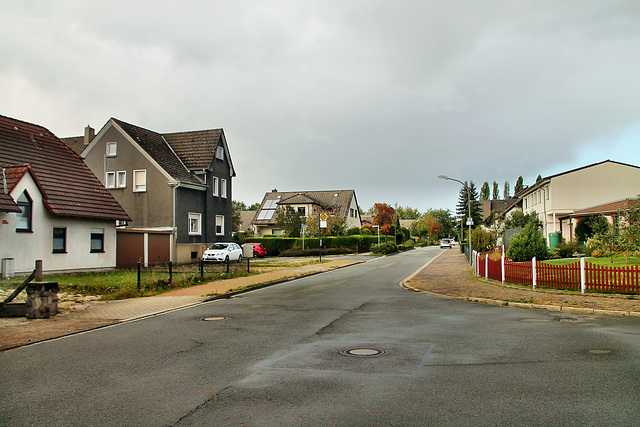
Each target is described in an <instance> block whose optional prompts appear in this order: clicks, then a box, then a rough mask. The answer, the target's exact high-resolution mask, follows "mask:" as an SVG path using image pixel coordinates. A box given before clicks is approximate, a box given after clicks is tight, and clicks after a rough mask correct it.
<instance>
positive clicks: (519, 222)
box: [504, 211, 543, 230]
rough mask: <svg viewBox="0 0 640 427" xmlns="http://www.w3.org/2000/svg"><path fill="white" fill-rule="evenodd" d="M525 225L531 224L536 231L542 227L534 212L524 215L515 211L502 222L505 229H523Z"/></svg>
mask: <svg viewBox="0 0 640 427" xmlns="http://www.w3.org/2000/svg"><path fill="white" fill-rule="evenodd" d="M527 224H533V225H534V226H535V227H536V230H539V229H540V228H542V225H543V224H542V221H540V218H538V214H537V213H536V212H530V213H528V214H526V215H525V214H524V212H522V211H515V212H513V213H512V214H511V215H509V216H508V217H507V218H505V220H504V228H505V229H510V228H524V227H526V226H527Z"/></svg>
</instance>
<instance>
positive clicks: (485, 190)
mask: <svg viewBox="0 0 640 427" xmlns="http://www.w3.org/2000/svg"><path fill="white" fill-rule="evenodd" d="M490 195H491V190H489V183H488V182H487V181H485V182H484V184H482V189H481V190H480V200H489V196H490Z"/></svg>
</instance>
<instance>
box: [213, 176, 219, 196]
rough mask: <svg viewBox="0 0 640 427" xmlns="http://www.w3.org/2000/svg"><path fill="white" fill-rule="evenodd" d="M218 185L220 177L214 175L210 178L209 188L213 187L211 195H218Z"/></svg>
mask: <svg viewBox="0 0 640 427" xmlns="http://www.w3.org/2000/svg"><path fill="white" fill-rule="evenodd" d="M219 185H220V178H218V177H217V176H214V177H213V179H212V180H211V188H213V195H214V196H215V197H218V195H219V194H220V190H219Z"/></svg>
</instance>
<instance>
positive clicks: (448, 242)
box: [440, 239, 451, 249]
mask: <svg viewBox="0 0 640 427" xmlns="http://www.w3.org/2000/svg"><path fill="white" fill-rule="evenodd" d="M440 248H449V249H451V240H449V239H442V240H440Z"/></svg>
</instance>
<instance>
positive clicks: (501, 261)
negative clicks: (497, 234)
mask: <svg viewBox="0 0 640 427" xmlns="http://www.w3.org/2000/svg"><path fill="white" fill-rule="evenodd" d="M500 266H501V267H502V283H503V284H504V279H505V271H504V246H503V247H502V257H501V258H500Z"/></svg>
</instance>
